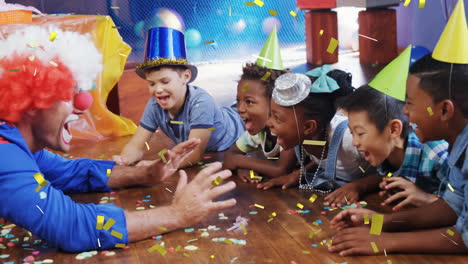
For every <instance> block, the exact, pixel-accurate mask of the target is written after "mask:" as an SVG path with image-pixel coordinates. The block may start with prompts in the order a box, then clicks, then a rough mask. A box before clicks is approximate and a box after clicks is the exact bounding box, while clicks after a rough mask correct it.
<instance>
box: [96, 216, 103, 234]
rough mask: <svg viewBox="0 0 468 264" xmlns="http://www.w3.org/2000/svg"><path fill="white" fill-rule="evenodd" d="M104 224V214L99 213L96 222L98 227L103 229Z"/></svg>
mask: <svg viewBox="0 0 468 264" xmlns="http://www.w3.org/2000/svg"><path fill="white" fill-rule="evenodd" d="M103 224H104V216H103V215H98V216H97V222H96V229H97V230H101V229H102V225H103Z"/></svg>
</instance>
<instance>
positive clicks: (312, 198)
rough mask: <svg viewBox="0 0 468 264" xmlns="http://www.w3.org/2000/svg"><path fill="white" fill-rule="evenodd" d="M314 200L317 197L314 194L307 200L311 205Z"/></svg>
mask: <svg viewBox="0 0 468 264" xmlns="http://www.w3.org/2000/svg"><path fill="white" fill-rule="evenodd" d="M315 200H317V195H316V194H315V193H314V194H312V196H311V197H310V198H309V201H310V202H311V203H313V202H315Z"/></svg>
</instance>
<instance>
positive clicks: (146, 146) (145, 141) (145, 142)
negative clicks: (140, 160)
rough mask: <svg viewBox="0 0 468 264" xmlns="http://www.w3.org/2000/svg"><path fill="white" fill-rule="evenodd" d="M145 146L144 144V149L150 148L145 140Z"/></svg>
mask: <svg viewBox="0 0 468 264" xmlns="http://www.w3.org/2000/svg"><path fill="white" fill-rule="evenodd" d="M145 146H146V149H147V150H148V151H149V150H150V146H149V144H148V142H146V141H145Z"/></svg>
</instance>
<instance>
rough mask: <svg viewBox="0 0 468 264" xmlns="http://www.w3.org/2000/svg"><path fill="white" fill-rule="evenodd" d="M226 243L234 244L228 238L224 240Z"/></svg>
mask: <svg viewBox="0 0 468 264" xmlns="http://www.w3.org/2000/svg"><path fill="white" fill-rule="evenodd" d="M224 243H226V244H229V245H232V244H233V243H234V242H232V240H230V239H227V238H226V239H224Z"/></svg>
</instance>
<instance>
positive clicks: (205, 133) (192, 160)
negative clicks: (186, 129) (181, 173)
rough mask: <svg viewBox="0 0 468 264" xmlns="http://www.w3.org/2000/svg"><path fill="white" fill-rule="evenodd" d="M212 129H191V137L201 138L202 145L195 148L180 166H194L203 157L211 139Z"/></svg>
mask: <svg viewBox="0 0 468 264" xmlns="http://www.w3.org/2000/svg"><path fill="white" fill-rule="evenodd" d="M210 136H211V131H210V130H208V129H202V128H196V129H192V130H190V134H189V139H192V138H199V139H200V145H198V147H196V148H195V149H194V150H193V153H192V155H190V156H189V157H188V159H186V160H185V161H184V162H183V163H182V164H181V165H180V166H179V167H180V168H184V167H187V166H192V165H193V164H196V163H197V162H199V161H200V160H201V159H202V156H203V153H205V149H206V145H207V144H208V141H209V140H210Z"/></svg>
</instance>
